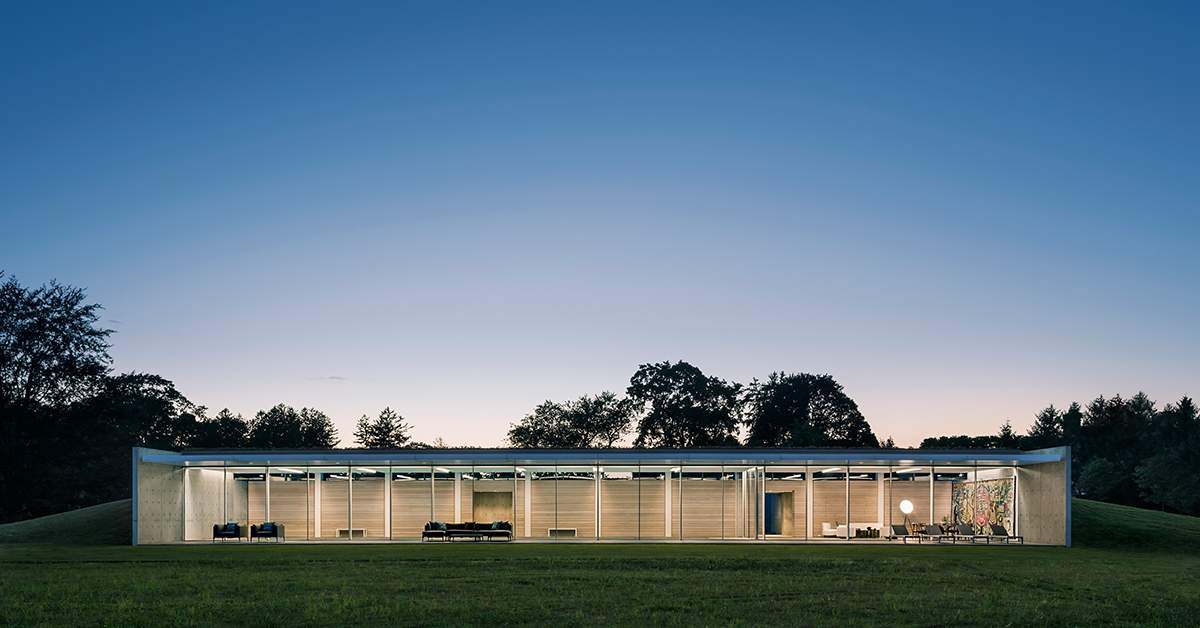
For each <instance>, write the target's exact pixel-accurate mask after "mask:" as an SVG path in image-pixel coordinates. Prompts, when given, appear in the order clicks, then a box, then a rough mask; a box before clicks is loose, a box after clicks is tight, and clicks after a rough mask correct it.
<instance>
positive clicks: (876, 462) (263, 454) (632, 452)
mask: <svg viewBox="0 0 1200 628" xmlns="http://www.w3.org/2000/svg"><path fill="white" fill-rule="evenodd" d="M142 460H143V461H145V462H156V463H160V464H169V465H175V466H180V467H239V466H244V467H262V466H285V467H295V466H315V467H329V466H353V465H364V466H372V467H373V466H394V467H428V466H437V467H471V466H488V467H495V466H518V467H525V466H532V467H544V466H580V465H591V466H609V467H630V466H672V467H681V466H689V465H690V466H707V467H711V466H739V467H754V466H762V467H772V466H777V467H797V466H810V465H815V466H824V465H828V464H833V463H838V464H845V465H850V466H854V467H892V466H930V467H963V466H967V467H975V466H988V467H1013V466H1024V465H1029V464H1041V463H1046V462H1059V461H1061V460H1062V456H1060V455H1058V454H1054V453H1049V452H1045V451H1038V452H1022V451H1015V450H967V451H961V450H960V451H944V450H922V449H841V450H839V449H584V450H561V449H536V450H535V449H394V450H365V449H358V450H356V449H326V450H287V451H285V450H266V451H184V452H179V453H166V452H155V453H153V454H146V455H143V456H142Z"/></svg>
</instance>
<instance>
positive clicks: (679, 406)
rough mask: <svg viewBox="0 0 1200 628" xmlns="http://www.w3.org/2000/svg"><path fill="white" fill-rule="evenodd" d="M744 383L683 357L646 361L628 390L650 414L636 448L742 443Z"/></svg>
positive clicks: (641, 424) (644, 418)
mask: <svg viewBox="0 0 1200 628" xmlns="http://www.w3.org/2000/svg"><path fill="white" fill-rule="evenodd" d="M741 389H742V387H741V384H738V383H736V382H734V383H730V382H726V381H725V380H723V379H719V378H716V377H709V376H707V375H705V374H704V373H702V372H701V371H700V369H698V368H696V367H694V366H692V365H691V364H688V363H687V362H683V361H682V360H681V361H679V362H676V363H675V364H671V363H670V362H661V363H659V364H643V365H641V366H639V367H638V370H637V372H636V373H634V374H633V377H632V378H630V380H629V388H628V389H626V395H627V396H628V397H629V398H630V399H631V400H632V401H633V403H635V404H636V405H637V406H638V407H639V409H640V410H641V411H642V412H644V413H645V414H644V415H643V416H642V418H641V420H640V421H639V422H638V428H637V439H636V440H634V443H633V444H634V446H635V447H680V448H682V447H733V446H737V445H739V444H740V443H738V439H737V433H738V424H739V421H740V419H741V406H742V403H741V398H740V393H741Z"/></svg>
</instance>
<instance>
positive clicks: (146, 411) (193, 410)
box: [54, 373, 205, 506]
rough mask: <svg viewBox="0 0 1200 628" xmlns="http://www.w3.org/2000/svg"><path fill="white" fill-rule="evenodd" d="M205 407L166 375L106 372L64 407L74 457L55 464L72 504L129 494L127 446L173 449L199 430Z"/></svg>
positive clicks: (60, 480)
mask: <svg viewBox="0 0 1200 628" xmlns="http://www.w3.org/2000/svg"><path fill="white" fill-rule="evenodd" d="M204 413H205V409H204V408H203V407H201V406H196V405H195V404H193V403H192V402H190V401H188V399H187V398H186V397H184V396H183V395H182V394H181V393H180V392H179V391H178V390H176V389H175V385H174V384H173V383H171V382H170V381H169V380H167V379H165V378H163V377H161V376H158V375H151V374H147V373H125V374H122V375H117V376H113V377H106V378H104V381H103V383H102V385H101V388H100V390H99V391H98V392H97V393H96V394H95V395H93V396H91V397H89V398H87V399H84V400H82V401H80V402H78V403H76V404H73V405H72V407H71V409H70V410H69V412H67V414H66V415H65V416H66V420H67V421H68V429H67V434H69V435H71V436H72V438H73V442H71V445H70V451H71V456H72V457H73V458H75V462H73V463H72V464H69V465H64V466H63V468H62V469H61V470H55V471H54V473H56V474H57V475H58V480H57V481H58V482H61V483H62V485H63V486H69V487H71V490H72V491H73V492H74V495H73V496H71V499H70V502H71V503H72V504H73V505H75V506H82V505H92V504H98V503H102V502H106V501H112V500H115V499H123V498H125V497H128V496H129V492H130V490H132V484H131V480H130V476H129V467H128V459H129V458H128V457H129V448H130V447H152V448H155V449H166V450H178V449H181V448H183V447H188V446H189V445H190V444H191V443H192V442H193V441H194V440H195V439H196V437H197V435H198V427H199V425H200V421H199V420H198V419H203V417H204Z"/></svg>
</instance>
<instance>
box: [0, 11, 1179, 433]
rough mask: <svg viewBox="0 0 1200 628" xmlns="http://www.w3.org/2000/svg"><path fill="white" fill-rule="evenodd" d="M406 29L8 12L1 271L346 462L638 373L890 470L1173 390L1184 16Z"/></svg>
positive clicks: (609, 19) (186, 388) (607, 18)
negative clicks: (64, 300)
mask: <svg viewBox="0 0 1200 628" xmlns="http://www.w3.org/2000/svg"><path fill="white" fill-rule="evenodd" d="M434 4H435V3H421V4H411V5H401V4H399V3H381V4H368V3H327V4H302V3H280V4H277V5H274V6H271V7H267V6H263V5H250V6H247V4H246V3H230V4H218V3H201V4H179V3H168V5H164V3H147V4H144V5H132V4H127V3H80V4H66V3H33V2H26V3H5V4H4V5H2V6H0V77H2V79H3V81H2V83H0V85H3V87H2V88H0V89H2V93H3V97H2V98H0V119H2V120H3V121H2V122H0V124H2V125H3V133H2V135H0V219H2V222H0V270H3V271H4V272H5V273H6V274H7V275H6V276H16V277H17V279H18V280H19V281H20V282H21V283H22V284H24V285H26V286H38V285H41V284H43V283H46V282H49V281H50V280H52V279H57V280H58V281H60V282H62V283H66V284H71V285H74V286H78V287H82V288H85V289H86V291H87V293H88V297H89V301H91V302H97V303H101V304H103V306H104V308H105V310H104V312H103V325H105V326H106V327H109V328H111V329H113V330H115V332H116V333H115V334H113V336H112V338H111V342H112V344H113V348H112V349H111V354H112V356H113V357H114V360H115V364H114V368H115V369H116V370H117V371H119V372H128V371H138V372H149V373H156V374H159V375H162V376H163V377H166V378H167V379H169V380H171V381H173V382H174V383H175V385H176V387H177V388H178V389H179V390H180V391H181V392H182V393H183V394H184V395H186V396H187V397H188V398H189V399H190V400H192V401H193V402H195V403H197V404H201V405H204V406H207V407H208V408H209V413H210V415H211V414H215V413H216V412H217V411H218V410H220V409H221V408H224V407H228V408H229V409H230V410H232V411H234V412H238V413H241V414H242V415H244V416H246V417H247V418H249V417H250V416H252V415H253V414H254V413H255V412H256V411H258V410H260V409H265V408H268V407H270V406H273V405H275V404H278V403H286V404H288V405H291V406H294V407H296V408H300V407H302V406H307V407H315V408H318V409H320V410H322V411H324V412H325V413H327V414H328V415H330V416H331V417H333V419H334V421H335V423H336V425H337V427H338V428H339V436H340V437H341V439H342V445H343V446H350V445H352V444H353V443H352V436H351V432H352V430H353V426H354V423H355V421H356V420H357V419H358V418H359V416H361V415H363V414H370V415H372V416H374V415H377V414H378V413H379V411H380V410H381V409H382V408H383V407H384V406H390V407H391V408H392V409H394V410H396V411H397V412H399V413H400V414H401V415H403V416H404V417H405V418H406V419H407V420H408V422H409V423H411V424H412V426H413V429H412V436H413V437H414V438H416V439H418V440H422V441H426V442H429V441H432V440H433V439H434V438H435V437H442V438H444V439H445V440H446V441H447V442H448V443H449V444H450V445H456V446H457V445H478V446H499V445H501V441H502V439H503V438H504V436H505V433H506V432H507V430H508V428H509V425H510V424H511V423H516V422H518V421H520V420H521V418H522V417H523V416H524V415H525V414H527V413H529V412H531V411H532V409H533V408H534V406H536V405H537V404H538V403H540V402H542V401H544V400H547V399H550V400H555V401H566V400H569V399H574V398H578V397H579V396H580V395H583V394H596V393H599V392H602V391H605V390H612V391H615V392H618V393H623V392H624V390H625V388H626V386H628V384H629V378H630V376H631V375H632V374H633V373H634V371H635V370H637V368H638V365H639V364H645V363H649V362H662V361H665V360H670V361H676V360H685V361H687V362H690V363H691V364H693V365H695V366H697V367H699V368H700V369H702V370H703V371H704V372H705V373H706V374H709V375H715V376H718V377H721V378H724V379H727V380H733V381H737V382H741V383H743V384H745V383H749V382H750V381H751V379H752V378H755V377H757V378H759V379H765V378H766V376H767V375H768V374H769V373H771V372H772V371H786V372H809V373H828V374H830V375H832V376H833V377H834V378H835V379H837V381H839V382H840V383H841V384H842V385H843V386H844V387H845V391H846V393H847V394H849V395H850V397H852V398H853V399H854V400H855V401H856V402H857V403H858V404H859V407H860V409H861V410H862V412H863V414H864V415H865V417H866V418H867V421H868V422H869V423H870V424H871V426H872V428H873V430H874V432H875V433H876V434H877V435H878V436H879V437H880V438H881V439H882V438H886V437H888V436H891V437H893V438H894V439H895V440H896V442H897V444H899V445H901V446H910V445H911V446H915V445H917V444H919V443H920V441H921V439H923V438H924V437H926V436H940V435H953V434H968V435H981V434H994V433H995V432H996V431H997V430H998V428H999V426H1000V425H1001V424H1002V423H1004V421H1005V420H1011V421H1012V424H1013V426H1014V427H1015V428H1017V429H1018V430H1020V431H1025V430H1026V429H1027V428H1028V426H1029V425H1030V424H1031V423H1032V420H1033V417H1034V415H1035V414H1036V413H1037V412H1038V411H1039V410H1041V409H1042V408H1044V407H1046V406H1047V405H1049V404H1051V403H1053V404H1055V405H1056V406H1058V407H1060V408H1061V407H1065V406H1067V405H1068V404H1070V403H1071V402H1072V401H1079V402H1081V403H1084V402H1087V401H1088V400H1090V399H1093V398H1095V397H1097V396H1099V395H1104V396H1106V397H1107V396H1111V395H1115V394H1121V395H1122V396H1129V395H1132V394H1134V393H1136V392H1138V391H1145V392H1146V393H1147V394H1148V395H1149V396H1150V397H1151V398H1152V399H1154V400H1156V401H1157V402H1158V403H1159V404H1160V407H1161V405H1163V404H1166V403H1168V402H1174V401H1177V400H1178V399H1179V398H1180V397H1182V396H1183V395H1185V394H1186V395H1197V394H1200V333H1198V331H1200V330H1198V327H1197V322H1198V321H1200V248H1198V246H1197V244H1198V242H1200V230H1198V227H1200V207H1198V203H1197V201H1198V200H1200V172H1198V171H1200V115H1197V112H1198V110H1200V99H1198V96H1200V37H1198V36H1197V32H1200V20H1198V19H1197V18H1198V17H1200V10H1198V9H1197V5H1195V4H1192V3H1181V4H1178V5H1171V4H1167V3H1162V4H1153V5H1147V4H1138V3H1121V4H1112V5H1109V4H1104V3H1078V4H1066V3H1062V4H1059V3H1051V4H1047V3H1029V4H1023V5H1018V4H1004V5H985V4H977V3H946V4H934V3H879V4H847V3H820V4H815V3H814V4H801V3H784V4H776V5H767V4H750V3H727V4H702V3H679V4H658V3H630V4H617V3H612V2H605V3H587V4H584V3H546V4H527V3H511V4H510V3H503V4H502V3H481V4H466V3H463V4H448V5H447V4H440V3H438V6H437V7H436V8H435V9H430V8H429V7H430V6H432V5H434Z"/></svg>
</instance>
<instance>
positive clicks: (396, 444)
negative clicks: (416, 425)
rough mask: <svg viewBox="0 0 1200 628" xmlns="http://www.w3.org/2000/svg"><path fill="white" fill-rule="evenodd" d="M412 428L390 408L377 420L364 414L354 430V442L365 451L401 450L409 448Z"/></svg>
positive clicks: (383, 411) (382, 412) (385, 409)
mask: <svg viewBox="0 0 1200 628" xmlns="http://www.w3.org/2000/svg"><path fill="white" fill-rule="evenodd" d="M410 427H411V426H410V425H407V424H405V423H404V417H402V416H400V415H399V414H396V413H395V412H393V411H392V409H391V408H390V407H388V408H384V409H383V410H382V411H381V412H380V413H379V418H377V419H375V420H371V418H370V417H368V416H367V415H365V414H364V415H363V416H362V418H361V419H359V420H358V425H357V426H356V427H355V428H354V440H356V441H358V446H359V447H362V448H363V449H401V448H403V447H407V446H408V443H409V440H410V438H409V436H408V430H409V428H410Z"/></svg>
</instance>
